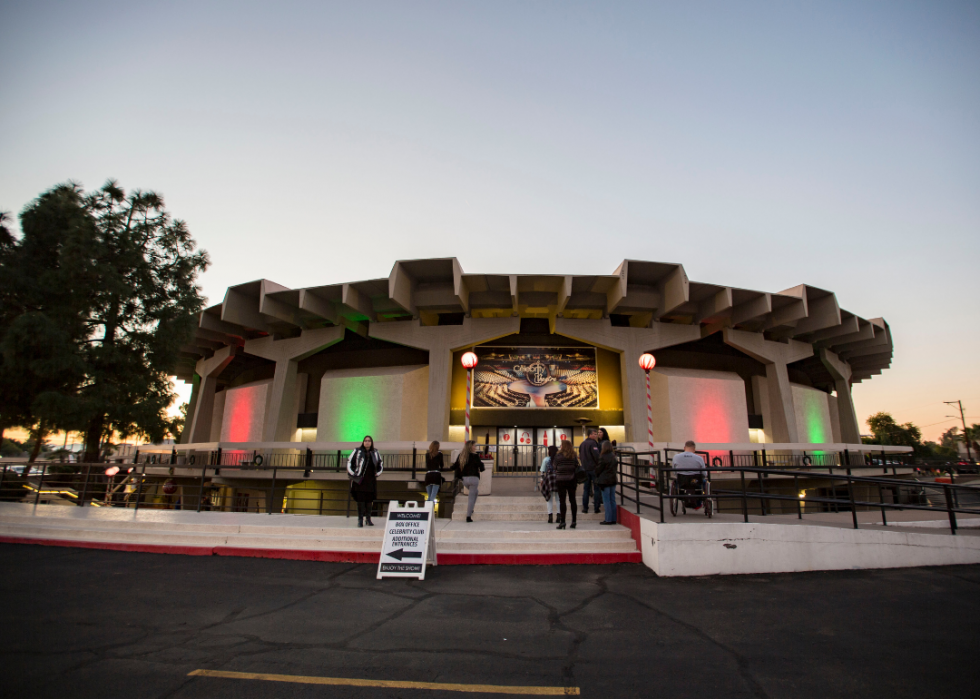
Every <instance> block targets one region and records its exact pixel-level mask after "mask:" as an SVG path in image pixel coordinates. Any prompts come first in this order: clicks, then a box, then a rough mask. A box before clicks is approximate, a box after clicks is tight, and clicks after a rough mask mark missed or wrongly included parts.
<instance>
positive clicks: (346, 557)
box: [213, 546, 381, 563]
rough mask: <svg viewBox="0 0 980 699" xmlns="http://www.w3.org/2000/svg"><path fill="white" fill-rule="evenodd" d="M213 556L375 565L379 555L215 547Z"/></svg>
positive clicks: (371, 552) (365, 552) (370, 553)
mask: <svg viewBox="0 0 980 699" xmlns="http://www.w3.org/2000/svg"><path fill="white" fill-rule="evenodd" d="M213 550H214V555H215V556H240V557H242V558H280V559H284V560H289V561H323V562H328V563H377V562H378V559H379V558H381V554H380V553H377V552H374V551H308V550H303V549H262V548H240V547H238V546H215V547H214V549H213Z"/></svg>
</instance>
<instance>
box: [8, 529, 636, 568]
mask: <svg viewBox="0 0 980 699" xmlns="http://www.w3.org/2000/svg"><path fill="white" fill-rule="evenodd" d="M0 543H2V544H35V545H37V546H63V547H66V548H81V549H104V550H108V551H130V552H134V553H170V554H179V555H184V556H238V557H242V558H277V559H282V560H291V561H320V562H330V563H372V564H373V563H377V562H378V559H379V558H380V557H381V554H380V553H378V552H373V551H304V550H301V549H262V548H239V547H235V546H213V547H211V546H166V545H162V544H116V543H112V542H108V541H72V540H71V539H31V538H27V537H19V536H0ZM642 562H643V555H642V554H641V553H639V552H632V553H440V554H439V565H447V566H453V565H568V564H577V565H601V564H608V563H642Z"/></svg>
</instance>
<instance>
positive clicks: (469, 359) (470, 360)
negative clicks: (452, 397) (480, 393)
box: [460, 352, 479, 442]
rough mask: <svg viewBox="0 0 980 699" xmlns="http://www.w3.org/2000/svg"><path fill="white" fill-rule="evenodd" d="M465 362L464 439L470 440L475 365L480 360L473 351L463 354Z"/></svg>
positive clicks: (463, 361)
mask: <svg viewBox="0 0 980 699" xmlns="http://www.w3.org/2000/svg"><path fill="white" fill-rule="evenodd" d="M460 361H461V362H462V364H463V368H465V369H466V409H465V410H464V411H463V414H464V415H465V416H466V429H465V435H466V436H465V437H464V441H467V442H468V441H470V391H471V390H472V388H471V387H472V384H473V367H475V366H476V365H477V363H478V362H479V360H478V359H477V358H476V355H475V354H474V353H473V352H467V353H466V354H464V355H463V358H462V359H461V360H460Z"/></svg>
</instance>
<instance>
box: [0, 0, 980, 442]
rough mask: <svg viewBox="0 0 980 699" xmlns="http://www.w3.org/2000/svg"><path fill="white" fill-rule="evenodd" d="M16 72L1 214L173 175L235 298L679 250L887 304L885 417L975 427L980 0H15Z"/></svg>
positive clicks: (0, 18)
mask: <svg viewBox="0 0 980 699" xmlns="http://www.w3.org/2000/svg"><path fill="white" fill-rule="evenodd" d="M0 90H2V100H3V108H2V110H0V153H2V162H3V167H2V168H0V209H6V210H10V211H13V212H15V213H16V212H18V211H19V210H20V209H21V208H22V207H23V206H24V205H25V204H26V203H27V202H28V201H30V199H32V198H33V197H35V196H36V195H37V194H38V193H40V192H41V191H42V190H44V189H46V188H48V187H50V186H52V185H54V184H56V183H58V182H62V181H65V180H68V179H73V180H76V181H78V182H81V183H82V184H84V185H85V186H86V187H89V188H94V187H97V186H99V185H101V184H102V182H103V181H104V180H105V179H106V178H109V177H113V178H117V179H118V180H119V181H120V183H121V184H122V185H123V186H125V187H127V188H135V187H140V188H143V189H153V190H156V191H158V192H161V193H162V194H163V195H164V196H165V197H166V201H167V204H168V206H169V208H170V209H171V210H172V211H173V213H174V214H175V215H177V216H178V217H180V218H183V219H185V220H186V221H187V222H188V223H189V225H190V227H191V230H192V232H193V233H194V235H195V237H196V238H197V240H198V241H199V242H200V244H201V245H202V246H203V247H205V248H206V249H207V250H208V251H209V252H210V253H211V256H212V259H213V262H214V264H213V267H212V269H211V270H210V271H209V272H207V274H206V275H205V276H204V277H203V279H202V283H203V287H204V290H205V292H206V294H207V295H208V296H209V297H210V298H211V299H212V301H213V302H216V301H218V300H220V299H221V297H222V296H223V293H224V289H225V288H226V287H227V286H228V285H230V284H235V283H239V282H244V281H248V280H251V279H256V278H262V277H264V278H268V279H271V280H273V281H276V282H278V283H280V284H285V285H286V286H290V287H300V286H307V285H312V284H325V283H331V282H338V281H350V280H354V279H364V278H375V277H382V276H386V275H387V274H388V272H389V270H390V268H391V265H392V263H393V262H394V261H395V260H396V259H399V258H415V257H429V256H450V255H453V256H456V257H458V258H460V260H461V262H462V264H463V267H464V269H466V270H467V271H472V272H532V271H534V272H553V273H561V272H565V273H609V272H612V270H613V269H614V268H615V267H616V265H617V264H618V263H619V262H620V261H621V260H622V259H623V258H627V257H629V258H641V259H651V260H663V261H671V262H681V263H683V264H684V265H685V267H686V268H687V271H688V274H689V275H690V276H691V278H692V279H694V280H699V281H708V282H714V283H722V284H729V285H733V286H740V287H749V288H756V289H763V290H768V291H779V290H782V289H785V288H787V287H791V286H795V285H796V284H800V283H807V284H812V285H814V286H818V287H822V288H826V289H831V290H833V291H835V292H836V293H837V296H838V299H839V301H840V303H841V305H842V306H843V307H844V308H847V309H848V310H851V311H853V312H855V313H857V314H859V315H862V316H864V317H877V316H883V317H885V318H886V319H887V320H888V321H889V322H890V323H891V326H892V329H893V331H894V336H895V341H896V355H895V360H894V363H893V366H892V369H890V370H888V371H886V372H885V373H884V374H883V375H882V376H879V377H875V378H874V379H872V380H871V381H869V382H865V383H864V384H862V385H860V386H858V387H856V388H855V397H856V400H857V404H858V410H859V413H860V414H861V416H862V418H863V417H864V416H866V415H868V414H870V413H871V412H874V411H877V410H887V411H890V412H892V413H893V414H894V415H895V417H896V418H897V419H898V420H900V421H905V420H913V421H915V422H917V423H918V424H920V425H923V426H926V425H930V426H928V427H925V433H926V435H927V436H928V437H931V438H935V437H936V436H938V434H939V432H940V431H941V430H942V429H943V428H945V427H946V426H947V425H952V424H954V423H953V422H952V421H949V422H944V423H942V424H938V425H932V423H937V422H940V421H942V420H943V419H944V418H945V416H946V415H948V414H950V413H949V411H948V410H947V408H946V407H945V406H943V405H942V401H944V400H951V399H957V398H963V399H964V400H965V402H966V403H967V414H968V415H969V416H972V417H973V418H974V421H976V422H980V369H978V366H977V356H978V348H980V323H978V320H980V318H978V315H980V314H978V306H977V302H978V299H980V283H978V277H977V262H978V252H980V5H978V4H977V3H966V2H918V3H907V2H879V3H861V2H839V3H833V2H823V3H815V4H809V5H807V4H802V3H792V4H790V3H775V2H773V3H769V4H761V3H676V2H672V3H660V4H655V3H610V2H602V3H600V2H595V3H574V2H534V3H528V2H522V3H508V2H492V3H491V2H484V3H481V4H477V3H458V2H455V3H449V2H447V3H434V2H391V3H389V2H357V3H354V2H346V3H327V2H310V3H288V2H279V3H247V2H235V3H231V2H228V3H204V2H187V3H180V2H174V3H138V2H127V3H122V2H118V3H108V2H103V3H100V2H60V3H54V2H45V1H43V0H39V1H35V2H30V3H11V2H6V3H4V4H3V5H2V8H0ZM862 427H864V426H863V425H862Z"/></svg>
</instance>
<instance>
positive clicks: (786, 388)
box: [723, 328, 813, 443]
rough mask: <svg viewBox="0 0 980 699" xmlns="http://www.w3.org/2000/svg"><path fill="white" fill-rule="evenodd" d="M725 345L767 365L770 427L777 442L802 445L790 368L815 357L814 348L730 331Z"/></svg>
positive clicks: (728, 330) (760, 335) (727, 329)
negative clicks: (790, 379) (794, 404)
mask: <svg viewBox="0 0 980 699" xmlns="http://www.w3.org/2000/svg"><path fill="white" fill-rule="evenodd" d="M723 332H724V337H725V343H726V344H728V345H730V346H732V347H734V348H735V349H737V350H739V351H741V352H744V353H745V354H747V355H749V356H750V357H752V358H753V359H756V360H758V361H760V362H762V363H763V364H765V365H766V394H767V398H768V400H769V415H770V420H771V421H772V425H771V427H768V426H767V429H766V431H767V432H769V434H770V435H771V438H772V440H773V441H774V442H779V443H787V442H789V443H796V442H799V441H800V440H799V436H800V430H799V426H798V425H797V424H796V409H795V408H794V406H793V390H792V386H790V383H789V372H788V371H787V369H786V366H787V365H788V364H792V363H793V362H798V361H799V360H801V359H806V358H807V357H812V356H813V346H812V345H809V344H807V343H805V342H798V341H796V340H790V341H788V342H786V343H783V342H773V341H771V340H767V339H765V337H763V336H762V334H761V333H753V332H746V331H744V330H733V329H731V328H726V329H725V330H724V331H723Z"/></svg>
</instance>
